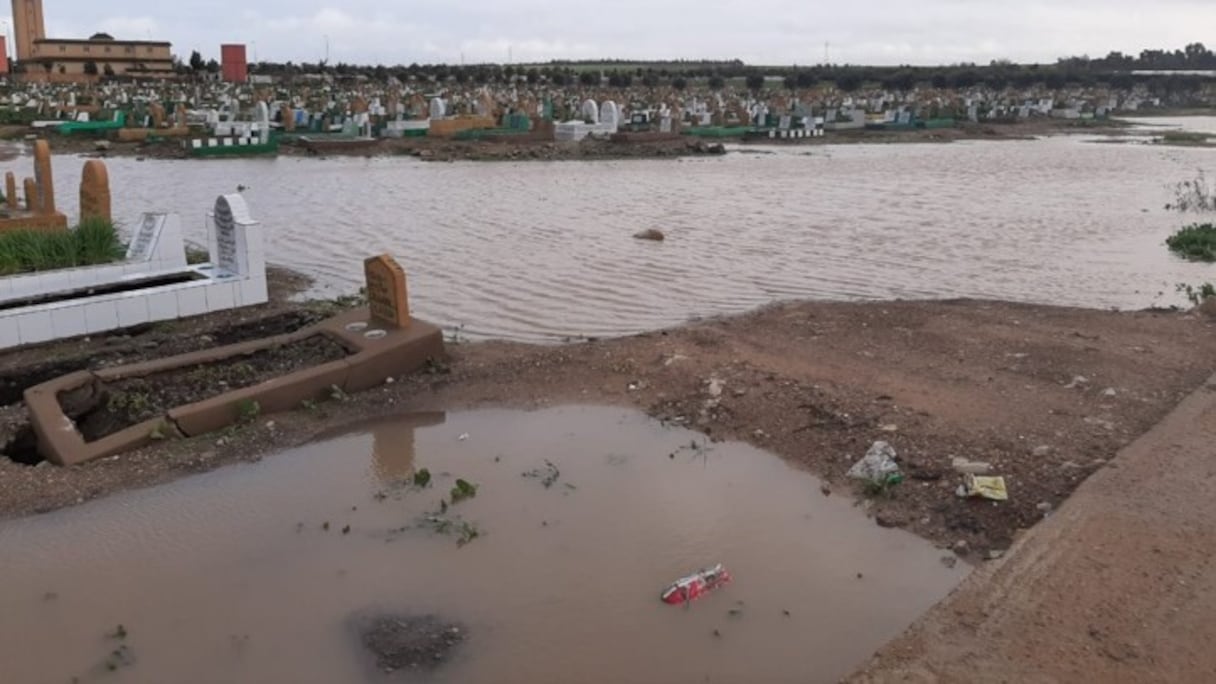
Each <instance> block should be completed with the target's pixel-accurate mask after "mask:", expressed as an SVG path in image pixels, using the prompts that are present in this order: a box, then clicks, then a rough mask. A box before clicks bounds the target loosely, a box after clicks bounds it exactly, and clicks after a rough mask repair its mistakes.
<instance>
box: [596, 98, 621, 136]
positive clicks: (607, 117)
mask: <svg viewBox="0 0 1216 684" xmlns="http://www.w3.org/2000/svg"><path fill="white" fill-rule="evenodd" d="M620 120H621V110H620V108H618V107H617V106H616V103H615V102H613V101H612V100H608V101H607V102H605V103H604V104H603V105H602V106H601V107H600V123H601V124H603V125H604V126H607V127H608V128H611V129H613V130H616V127H617V126H618V125H620Z"/></svg>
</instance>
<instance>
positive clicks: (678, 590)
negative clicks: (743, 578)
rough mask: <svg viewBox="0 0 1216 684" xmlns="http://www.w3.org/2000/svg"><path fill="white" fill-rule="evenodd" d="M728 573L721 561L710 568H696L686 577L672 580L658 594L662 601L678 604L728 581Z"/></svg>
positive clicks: (690, 600)
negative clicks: (696, 569)
mask: <svg viewBox="0 0 1216 684" xmlns="http://www.w3.org/2000/svg"><path fill="white" fill-rule="evenodd" d="M730 579H731V578H730V573H729V572H727V571H726V568H724V567H722V564H721V563H718V564H717V565H715V566H713V567H712V568H708V569H702V570H698V571H697V572H694V573H693V574H691V575H688V576H687V577H681V578H680V579H678V580H676V581H675V582H672V583H671V585H670V586H668V587H667V588H666V589H664V590H663V593H662V594H661V595H660V596H659V598H660V599H662V601H663V603H667V604H670V605H673V606H675V605H679V604H681V603H690V602H692V601H695V600H697V599H699V598H701V597H702V596H704V595H706V594H708V593H709V592H711V591H713V590H714V589H717V588H718V587H721V586H723V585H725V584H727V583H728V582H730Z"/></svg>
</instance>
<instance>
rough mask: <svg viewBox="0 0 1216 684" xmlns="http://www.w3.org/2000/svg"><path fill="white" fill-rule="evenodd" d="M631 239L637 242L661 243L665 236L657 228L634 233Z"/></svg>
mask: <svg viewBox="0 0 1216 684" xmlns="http://www.w3.org/2000/svg"><path fill="white" fill-rule="evenodd" d="M633 237H634V238H636V239H638V240H652V241H654V242H662V241H664V240H666V239H667V236H666V235H664V234H663V231H661V230H658V229H657V228H648V229H646V230H643V231H642V232H640V233H634V234H633Z"/></svg>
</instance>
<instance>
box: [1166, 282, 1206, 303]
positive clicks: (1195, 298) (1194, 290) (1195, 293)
mask: <svg viewBox="0 0 1216 684" xmlns="http://www.w3.org/2000/svg"><path fill="white" fill-rule="evenodd" d="M1174 289H1176V290H1177V291H1178V292H1181V293H1182V294H1183V295H1185V296H1186V299H1187V301H1188V302H1190V303H1191V306H1199V305H1200V304H1202V303H1203V302H1204V301H1205V300H1207V299H1208V298H1209V297H1216V285H1212V284H1211V283H1203V284H1202V285H1199V286H1198V287H1196V286H1194V285H1191V284H1190V283H1178V285H1177V286H1175V288H1174Z"/></svg>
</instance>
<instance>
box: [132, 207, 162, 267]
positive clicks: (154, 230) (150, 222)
mask: <svg viewBox="0 0 1216 684" xmlns="http://www.w3.org/2000/svg"><path fill="white" fill-rule="evenodd" d="M159 218H161V217H158V216H157V215H156V214H144V216H143V221H141V222H140V224H139V227H138V228H136V229H135V234H134V235H132V236H131V246H130V247H128V248H127V260H128V261H147V260H148V259H151V258H152V250H153V248H154V247H155V246H156V238H157V236H158V235H159V233H160V223H161V222H160V220H159Z"/></svg>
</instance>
